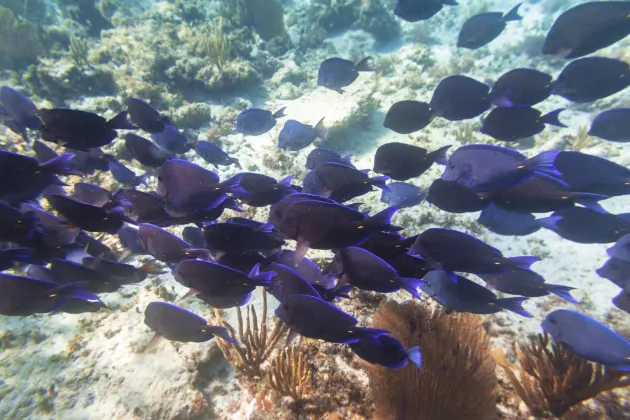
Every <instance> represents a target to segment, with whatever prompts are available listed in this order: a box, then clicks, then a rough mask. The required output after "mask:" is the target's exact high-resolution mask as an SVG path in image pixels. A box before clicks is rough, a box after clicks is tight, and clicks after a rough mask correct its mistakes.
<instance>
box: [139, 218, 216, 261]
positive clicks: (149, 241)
mask: <svg viewBox="0 0 630 420" xmlns="http://www.w3.org/2000/svg"><path fill="white" fill-rule="evenodd" d="M137 241H138V242H137V243H138V245H139V247H140V249H142V250H144V252H145V253H147V254H150V255H152V256H153V258H155V259H156V260H158V261H162V262H164V263H166V264H177V263H179V262H180V261H182V260H185V259H187V258H205V257H206V256H207V255H208V250H207V249H195V248H192V247H191V246H190V244H189V243H188V242H186V241H184V240H183V239H181V238H179V237H177V236H175V235H173V234H172V233H170V232H169V231H167V230H164V229H160V228H159V227H157V226H154V225H151V224H148V223H141V224H140V226H139V228H138V233H137ZM129 245H130V246H131V247H133V242H131V243H129Z"/></svg>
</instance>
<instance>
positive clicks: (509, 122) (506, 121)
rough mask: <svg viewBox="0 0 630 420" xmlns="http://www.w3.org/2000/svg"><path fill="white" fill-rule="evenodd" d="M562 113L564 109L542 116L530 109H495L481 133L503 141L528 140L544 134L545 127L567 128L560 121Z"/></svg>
mask: <svg viewBox="0 0 630 420" xmlns="http://www.w3.org/2000/svg"><path fill="white" fill-rule="evenodd" d="M562 111H564V108H559V109H556V110H554V111H551V112H549V113H547V114H545V115H542V113H541V112H540V111H539V110H537V109H534V108H529V107H522V106H519V107H510V108H494V109H493V110H492V111H490V113H489V114H488V116H487V117H486V118H485V119H484V120H483V125H482V126H481V132H482V133H484V134H486V135H488V136H490V137H492V138H494V139H496V140H501V141H517V140H521V139H526V138H527V137H531V136H535V135H536V134H538V133H540V132H542V131H543V130H544V129H545V125H554V126H556V127H563V128H566V127H567V126H566V125H564V124H562V123H561V122H560V120H559V119H558V116H559V115H560V113H561V112H562Z"/></svg>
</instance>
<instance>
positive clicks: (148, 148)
mask: <svg viewBox="0 0 630 420" xmlns="http://www.w3.org/2000/svg"><path fill="white" fill-rule="evenodd" d="M125 146H126V147H127V151H128V152H129V153H130V154H131V157H132V158H134V159H135V160H137V161H138V162H140V163H141V164H142V165H144V166H148V167H150V168H159V167H160V166H162V164H164V162H166V161H167V160H168V159H170V158H172V157H173V154H172V153H171V152H169V151H168V150H164V149H162V148H161V147H160V146H158V145H157V144H155V143H154V142H152V141H151V140H148V139H145V138H144V137H140V136H138V135H136V134H133V133H127V134H125Z"/></svg>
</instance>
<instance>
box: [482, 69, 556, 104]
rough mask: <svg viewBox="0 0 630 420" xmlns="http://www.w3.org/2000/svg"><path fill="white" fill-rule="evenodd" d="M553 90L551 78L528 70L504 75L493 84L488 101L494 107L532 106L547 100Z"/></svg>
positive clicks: (518, 70) (514, 71) (515, 70)
mask: <svg viewBox="0 0 630 420" xmlns="http://www.w3.org/2000/svg"><path fill="white" fill-rule="evenodd" d="M553 88H554V83H553V77H551V75H549V74H547V73H543V72H541V71H538V70H535V69H529V68H518V69H514V70H510V71H508V72H507V73H504V74H503V75H502V76H501V77H499V78H498V79H497V81H496V82H494V85H492V90H491V91H490V101H491V102H492V104H493V105H495V106H500V107H512V106H534V105H536V104H537V103H540V102H542V101H544V100H545V99H547V98H548V97H549V96H550V95H551V93H552V90H553Z"/></svg>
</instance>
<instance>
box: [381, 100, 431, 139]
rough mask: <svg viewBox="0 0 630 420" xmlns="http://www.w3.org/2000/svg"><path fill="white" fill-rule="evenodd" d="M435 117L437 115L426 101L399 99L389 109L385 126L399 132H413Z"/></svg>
mask: <svg viewBox="0 0 630 420" xmlns="http://www.w3.org/2000/svg"><path fill="white" fill-rule="evenodd" d="M434 118H435V115H433V112H432V110H431V107H430V106H429V104H428V103H426V102H420V101H409V100H407V101H399V102H396V103H395V104H393V105H392V106H391V107H390V108H389V109H388V110H387V114H385V121H384V122H383V127H385V128H389V129H390V130H392V131H393V132H395V133H398V134H411V133H415V132H416V131H420V130H422V129H423V128H424V127H426V126H427V125H429V124H430V123H431V121H433V119H434Z"/></svg>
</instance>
